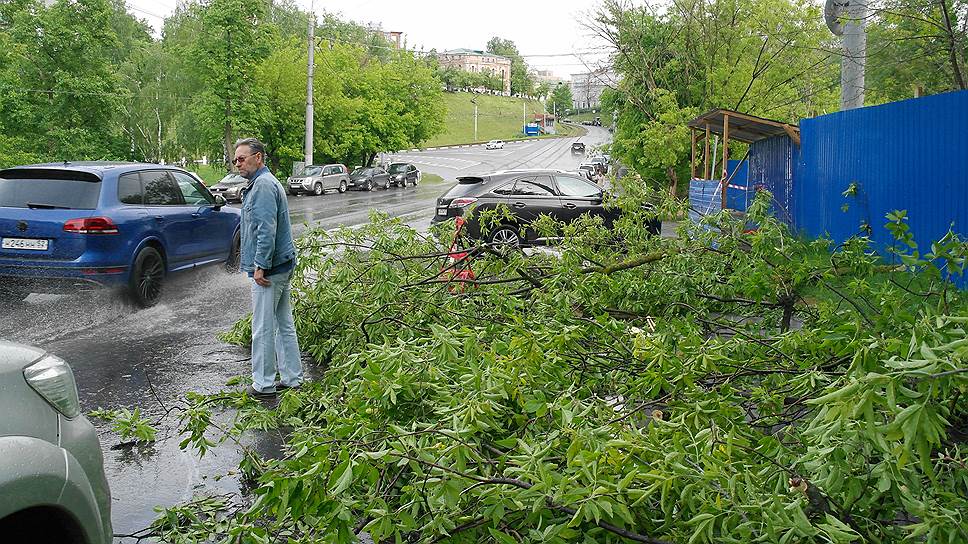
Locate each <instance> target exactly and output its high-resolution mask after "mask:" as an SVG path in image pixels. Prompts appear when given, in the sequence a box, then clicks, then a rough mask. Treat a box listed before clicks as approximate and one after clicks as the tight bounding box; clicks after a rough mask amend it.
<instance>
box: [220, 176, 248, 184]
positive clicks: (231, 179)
mask: <svg viewBox="0 0 968 544" xmlns="http://www.w3.org/2000/svg"><path fill="white" fill-rule="evenodd" d="M248 181H249V180H247V179H245V178H243V177H242V176H240V175H238V174H229V175H227V176H225V177H224V178H222V181H219V183H221V184H222V185H240V184H242V183H247V182H248Z"/></svg>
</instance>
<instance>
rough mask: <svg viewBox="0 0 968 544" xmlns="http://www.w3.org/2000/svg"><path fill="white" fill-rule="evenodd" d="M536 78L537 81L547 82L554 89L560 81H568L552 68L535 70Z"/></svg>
mask: <svg viewBox="0 0 968 544" xmlns="http://www.w3.org/2000/svg"><path fill="white" fill-rule="evenodd" d="M534 79H535V81H536V82H537V83H547V84H548V85H550V86H551V88H552V89H554V88H555V85H557V84H559V83H567V82H568V81H567V80H566V79H565V78H563V77H561V76H558V75H555V73H554V72H552V71H551V70H538V71H536V72H534Z"/></svg>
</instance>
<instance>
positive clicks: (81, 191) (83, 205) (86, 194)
mask: <svg viewBox="0 0 968 544" xmlns="http://www.w3.org/2000/svg"><path fill="white" fill-rule="evenodd" d="M64 174H65V175H63V176H61V175H59V173H56V172H53V173H52V172H49V171H48V172H46V173H42V172H31V171H30V170H19V171H9V172H4V173H2V174H0V175H2V176H3V177H0V206H5V207H8V208H35V209H65V210H70V209H75V210H93V209H95V208H97V200H98V196H99V195H100V194H101V182H100V180H97V178H93V179H71V178H73V177H74V176H72V175H71V173H70V172H67V173H64ZM65 178H66V179H65Z"/></svg>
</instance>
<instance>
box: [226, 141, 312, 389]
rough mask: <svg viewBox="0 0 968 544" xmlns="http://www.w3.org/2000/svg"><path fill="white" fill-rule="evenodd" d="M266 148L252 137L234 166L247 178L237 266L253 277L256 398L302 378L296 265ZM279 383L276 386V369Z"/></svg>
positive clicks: (238, 150)
mask: <svg viewBox="0 0 968 544" xmlns="http://www.w3.org/2000/svg"><path fill="white" fill-rule="evenodd" d="M265 161H266V152H265V145H264V144H263V143H262V142H260V141H259V140H257V139H255V138H244V139H241V140H239V141H238V142H236V143H235V159H234V162H235V166H236V168H238V170H239V174H241V175H242V176H243V177H245V178H246V179H249V180H251V184H250V186H249V191H248V193H246V195H245V205H244V206H243V207H242V252H241V265H240V266H241V268H242V270H243V271H245V272H246V273H248V275H249V277H251V278H252V280H253V282H252V387H251V389H250V390H249V394H251V395H253V396H255V397H272V396H274V395H275V394H276V391H277V390H280V389H289V388H295V387H299V385H300V384H301V383H302V379H303V370H302V360H301V359H300V355H299V342H298V341H297V339H296V327H295V325H294V323H293V317H292V301H291V295H290V281H291V280H292V272H293V268H295V266H296V247H295V246H294V245H293V243H292V227H291V225H290V224H289V204H288V203H287V202H286V194H285V192H284V191H283V189H282V185H280V184H279V181H278V180H277V179H276V177H275V176H273V175H272V173H271V172H269V169H268V168H266V165H265ZM277 366H278V369H279V376H280V381H279V383H276V381H275V378H276V367H277Z"/></svg>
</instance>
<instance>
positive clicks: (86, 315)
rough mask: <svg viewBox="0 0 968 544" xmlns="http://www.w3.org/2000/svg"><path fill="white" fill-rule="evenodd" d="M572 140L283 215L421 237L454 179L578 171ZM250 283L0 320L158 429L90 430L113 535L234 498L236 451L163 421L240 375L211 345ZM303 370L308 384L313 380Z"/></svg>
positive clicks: (60, 302) (257, 441) (227, 355)
mask: <svg viewBox="0 0 968 544" xmlns="http://www.w3.org/2000/svg"><path fill="white" fill-rule="evenodd" d="M588 129H589V134H588V135H586V136H584V137H582V138H581V141H583V142H586V144H587V145H588V146H589V149H590V148H591V147H592V146H594V145H596V144H600V143H603V142H605V141H606V139H607V137H608V136H609V135H608V133H607V132H606V131H605V130H603V129H599V128H595V127H588ZM575 140H576V138H562V139H550V140H532V141H527V142H514V143H511V142H509V143H508V144H507V145H506V147H505V149H498V150H485V149H484V148H483V146H470V147H458V148H451V149H437V150H428V151H422V152H400V153H397V154H396V155H395V156H394V160H401V161H409V162H413V163H414V164H416V165H417V167H418V168H419V169H420V170H422V171H423V172H424V173H433V174H437V175H439V176H442V177H443V178H444V180H443V181H442V182H438V183H435V184H431V183H427V182H426V180H425V181H424V182H421V183H420V184H418V185H417V186H416V187H407V188H394V187H391V188H390V189H388V190H385V191H384V190H376V191H373V192H353V191H350V192H347V193H344V194H338V193H328V194H326V195H323V196H321V197H314V196H299V197H293V196H290V197H289V209H290V215H291V217H292V219H293V225H294V228H295V230H296V232H297V234H298V233H299V232H301V231H302V230H304V229H305V228H307V227H309V226H311V227H316V226H320V227H323V228H335V227H338V226H352V225H357V224H361V223H364V222H366V221H367V218H368V214H369V212H370V210H373V209H376V210H381V211H384V212H387V213H389V214H390V215H393V216H400V217H403V218H405V220H406V221H407V222H408V223H409V224H411V225H413V226H414V227H417V228H426V226H428V225H429V222H430V219H431V217H432V216H433V213H434V206H433V205H434V201H435V199H436V198H437V197H438V196H439V195H440V194H442V193H443V192H444V191H446V190H447V189H448V188H449V187H450V186H451V185H452V184H453V183H454V182H455V179H456V177H457V176H461V175H468V174H475V173H485V172H488V171H494V170H500V169H509V168H560V169H564V170H575V169H576V168H577V166H578V163H579V162H580V160H581V158H582V156H572V154H571V152H570V144H571V143H572V142H573V141H575ZM249 281H251V280H249V279H248V278H247V277H245V276H243V275H239V274H235V275H231V274H227V273H225V272H222V271H221V269H220V268H218V267H209V268H208V269H202V270H199V271H195V272H189V273H185V274H181V275H179V276H175V277H172V278H169V283H168V285H167V286H166V289H165V293H164V295H163V299H162V301H161V302H160V303H159V304H158V305H156V306H155V307H153V308H149V309H145V310H139V309H136V308H133V307H131V306H128V305H126V304H125V303H123V302H121V301H120V300H119V299H118V298H117V297H116V296H114V295H113V294H112V293H110V292H106V291H99V292H90V293H79V294H77V295H67V296H52V295H39V294H32V295H31V296H30V297H29V298H28V299H27V304H26V305H25V306H24V307H22V308H17V309H14V310H9V309H0V311H2V312H3V315H4V319H3V321H2V323H0V338H3V339H5V340H12V341H17V342H23V343H27V344H33V345H37V346H40V347H43V348H44V349H46V350H48V351H50V352H52V353H54V354H56V355H58V356H60V357H62V358H64V359H65V360H67V361H68V362H69V363H70V364H71V365H72V367H73V369H74V374H75V377H76V380H77V384H78V390H79V393H80V399H81V407H82V409H83V410H84V411H85V412H89V411H90V410H93V409H96V408H128V409H132V410H133V409H134V408H140V409H141V411H142V413H144V414H146V415H147V416H148V417H149V418H151V419H152V420H153V421H154V422H156V423H157V424H158V429H159V433H158V440H157V442H156V443H155V444H153V445H152V446H150V447H144V448H139V447H134V448H120V449H114V447H115V446H117V445H118V444H119V443H120V442H121V439H120V437H119V435H118V434H116V433H115V432H114V431H113V430H111V428H110V426H109V425H108V424H106V423H104V422H99V421H94V423H95V425H96V426H97V427H98V431H99V435H100V439H101V445H102V448H103V449H104V456H105V470H106V472H107V475H108V481H109V483H110V485H111V491H112V498H113V507H112V508H113V509H112V519H113V522H114V531H115V533H116V534H119V535H124V534H130V533H134V532H136V531H138V530H141V529H143V528H145V527H146V526H147V525H148V524H149V523H150V522H151V521H152V520H153V519H154V518H155V517H156V512H155V511H154V508H155V507H156V506H170V505H174V504H177V503H179V502H183V501H186V500H189V499H191V498H192V496H194V495H195V494H197V493H207V494H213V493H214V494H222V493H237V492H238V491H239V482H238V479H237V478H235V477H234V475H235V469H236V466H237V463H238V460H239V450H238V448H237V447H235V446H224V447H220V448H217V449H215V450H213V451H212V452H211V453H209V454H207V455H206V456H205V457H204V458H202V459H198V458H197V457H195V456H194V455H192V454H190V453H186V452H182V451H180V450H179V449H178V442H179V437H178V436H177V421H176V420H175V418H174V416H168V417H164V415H165V413H166V412H167V411H168V410H169V409H170V408H171V407H173V406H175V405H177V403H178V402H179V399H181V398H183V397H184V395H185V393H188V392H189V391H196V392H215V391H218V390H219V389H222V388H223V387H224V385H225V383H226V381H227V380H228V379H229V378H232V377H234V376H238V375H245V374H247V373H248V371H249V367H248V364H249V363H248V350H246V349H243V348H236V347H234V346H229V345H226V344H224V343H222V342H220V341H219V340H217V339H216V338H215V335H216V333H218V332H221V331H224V330H227V329H229V328H230V327H231V326H232V324H233V323H234V322H235V321H236V320H237V319H239V318H241V317H242V316H244V315H245V314H246V313H247V312H248V311H249V295H248V292H249V291H248V289H249ZM307 370H308V371H309V374H310V375H312V369H311V368H308V369H307ZM246 442H247V445H248V446H249V447H253V448H255V449H256V450H257V451H259V452H261V453H263V454H264V455H272V454H273V453H275V452H277V451H278V449H279V443H280V438H279V437H278V436H272V435H253V436H250V437H247V438H246ZM116 541H118V542H124V541H133V539H125V538H120V537H119V538H116Z"/></svg>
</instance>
